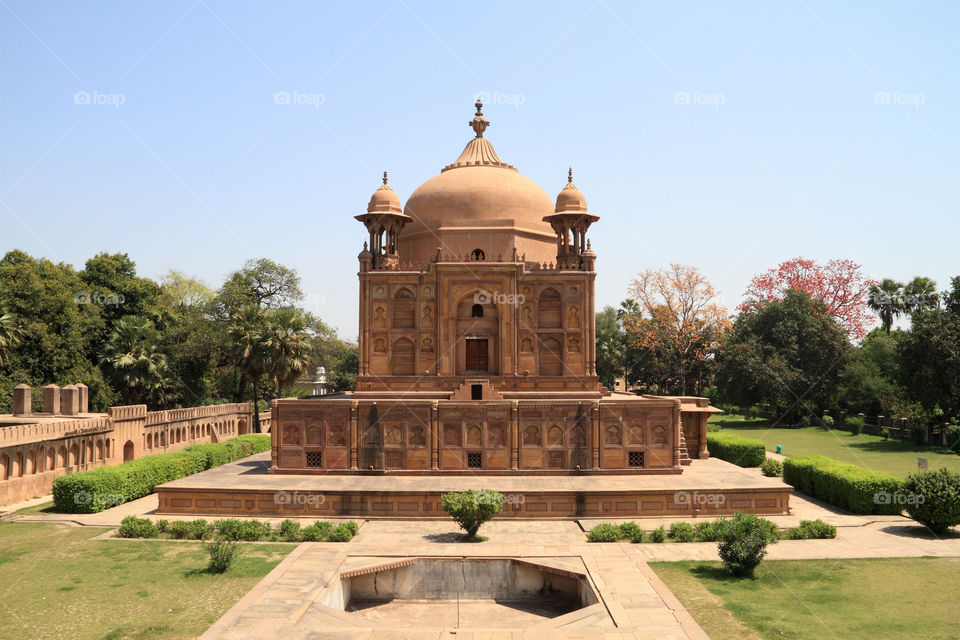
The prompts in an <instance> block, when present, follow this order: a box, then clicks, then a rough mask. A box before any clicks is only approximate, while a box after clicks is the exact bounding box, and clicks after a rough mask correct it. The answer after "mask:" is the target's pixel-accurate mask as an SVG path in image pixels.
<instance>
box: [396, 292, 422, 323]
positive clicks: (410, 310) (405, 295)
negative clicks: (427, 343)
mask: <svg viewBox="0 0 960 640" xmlns="http://www.w3.org/2000/svg"><path fill="white" fill-rule="evenodd" d="M416 321H417V308H416V299H415V298H414V297H413V292H411V291H410V290H409V289H400V290H399V291H397V293H396V295H395V296H394V297H393V328H394V329H412V328H413V327H414V326H416Z"/></svg>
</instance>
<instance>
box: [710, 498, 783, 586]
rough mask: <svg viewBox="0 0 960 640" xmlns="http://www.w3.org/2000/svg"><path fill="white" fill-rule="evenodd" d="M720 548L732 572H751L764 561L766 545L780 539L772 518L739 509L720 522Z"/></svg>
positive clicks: (745, 573)
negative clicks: (730, 516)
mask: <svg viewBox="0 0 960 640" xmlns="http://www.w3.org/2000/svg"><path fill="white" fill-rule="evenodd" d="M718 532H719V535H718V543H717V552H718V553H719V555H720V560H721V561H722V562H723V566H724V567H726V569H727V571H728V572H729V573H730V574H731V575H735V576H749V575H752V574H753V570H754V569H755V568H756V567H757V565H759V564H760V562H762V561H763V557H764V556H765V555H766V553H767V545H769V544H775V543H776V542H777V539H778V537H779V536H778V534H777V529H776V525H773V523H772V522H770V521H769V520H764V519H763V518H758V517H757V516H755V515H753V514H749V513H743V512H740V511H738V512H737V513H736V514H734V516H733V518H731V519H729V520H724V521H723V524H722V525H718Z"/></svg>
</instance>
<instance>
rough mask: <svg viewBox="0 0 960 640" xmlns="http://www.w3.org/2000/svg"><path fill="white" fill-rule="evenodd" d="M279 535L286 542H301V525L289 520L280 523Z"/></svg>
mask: <svg viewBox="0 0 960 640" xmlns="http://www.w3.org/2000/svg"><path fill="white" fill-rule="evenodd" d="M277 533H278V534H279V535H280V539H281V540H283V541H284V542H298V541H299V540H300V523H299V522H294V521H293V520H290V519H289V518H287V519H286V520H284V521H283V522H281V523H280V527H279V528H278V529H277Z"/></svg>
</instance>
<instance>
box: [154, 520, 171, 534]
mask: <svg viewBox="0 0 960 640" xmlns="http://www.w3.org/2000/svg"><path fill="white" fill-rule="evenodd" d="M168 526H170V521H169V520H157V523H156V527H157V532H158V533H166V532H167V527H168Z"/></svg>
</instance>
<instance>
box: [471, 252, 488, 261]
mask: <svg viewBox="0 0 960 640" xmlns="http://www.w3.org/2000/svg"><path fill="white" fill-rule="evenodd" d="M470 257H471V258H472V259H473V260H485V259H486V256H485V255H484V253H483V249H474V250H473V251H471V252H470Z"/></svg>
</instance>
